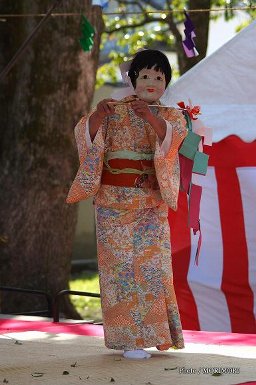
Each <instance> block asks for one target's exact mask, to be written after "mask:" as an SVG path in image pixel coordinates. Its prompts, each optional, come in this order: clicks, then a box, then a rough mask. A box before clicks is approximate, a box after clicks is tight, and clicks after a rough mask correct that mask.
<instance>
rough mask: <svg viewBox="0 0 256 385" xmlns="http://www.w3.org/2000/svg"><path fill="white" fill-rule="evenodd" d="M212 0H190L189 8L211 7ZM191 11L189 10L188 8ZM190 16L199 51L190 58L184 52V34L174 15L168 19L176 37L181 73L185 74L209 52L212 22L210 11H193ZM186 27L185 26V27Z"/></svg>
mask: <svg viewBox="0 0 256 385" xmlns="http://www.w3.org/2000/svg"><path fill="white" fill-rule="evenodd" d="M210 8H211V0H190V1H189V9H210ZM188 13H189V10H188ZM190 18H191V20H192V22H193V24H194V26H195V33H196V38H195V39H194V41H195V46H196V49H197V51H198V52H199V55H198V56H195V57H192V58H188V57H187V56H186V54H185V52H184V49H183V46H182V40H183V38H184V36H182V34H181V33H180V31H179V29H178V28H177V25H176V24H175V23H174V21H173V16H172V15H170V16H169V17H168V18H167V20H168V23H169V28H170V30H171V32H172V33H173V35H174V37H175V50H176V52H177V56H178V66H179V71H180V75H183V74H184V73H185V72H187V71H188V70H189V69H190V68H192V67H194V65H196V64H197V63H199V62H200V61H201V60H202V59H203V58H204V57H205V56H206V53H207V45H208V33H209V22H210V12H209V11H208V12H195V13H194V12H191V13H190ZM183 29H184V27H183Z"/></svg>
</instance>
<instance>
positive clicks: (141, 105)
mask: <svg viewBox="0 0 256 385" xmlns="http://www.w3.org/2000/svg"><path fill="white" fill-rule="evenodd" d="M131 107H132V109H133V110H134V112H135V114H136V115H137V116H139V117H140V118H142V119H144V120H148V119H150V118H151V117H152V112H151V111H150V109H149V107H148V104H147V103H146V102H144V101H143V100H135V101H134V102H132V103H131Z"/></svg>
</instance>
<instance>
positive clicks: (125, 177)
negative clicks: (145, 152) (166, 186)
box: [101, 158, 155, 187]
mask: <svg viewBox="0 0 256 385" xmlns="http://www.w3.org/2000/svg"><path fill="white" fill-rule="evenodd" d="M104 163H105V167H104V168H103V172H102V177H101V183H102V184H106V185H110V186H119V187H142V183H143V182H144V181H145V180H146V179H147V178H148V175H149V174H155V169H154V162H153V160H145V159H143V160H132V159H121V158H115V159H110V160H109V161H108V162H107V163H106V162H104Z"/></svg>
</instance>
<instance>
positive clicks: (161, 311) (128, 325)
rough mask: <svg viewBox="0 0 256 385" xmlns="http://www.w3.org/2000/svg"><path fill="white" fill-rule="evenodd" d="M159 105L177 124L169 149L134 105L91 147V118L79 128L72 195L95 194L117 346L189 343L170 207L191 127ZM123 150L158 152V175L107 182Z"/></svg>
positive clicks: (107, 308) (108, 339)
mask: <svg viewBox="0 0 256 385" xmlns="http://www.w3.org/2000/svg"><path fill="white" fill-rule="evenodd" d="M129 98H131V97H127V98H125V101H126V102H127V101H128V102H129ZM132 98H134V97H132ZM152 112H153V113H154V114H155V115H157V116H161V117H162V118H163V119H165V120H166V121H167V122H169V124H171V126H172V143H171V147H170V149H169V151H168V153H167V154H164V153H163V151H162V150H161V143H160V142H159V139H158V137H157V135H156V133H155V132H154V130H153V128H152V127H151V126H150V124H148V123H146V122H145V121H144V120H143V119H141V118H139V117H137V116H136V115H135V113H134V111H133V110H132V109H131V108H130V107H129V104H125V105H118V106H116V107H115V114H114V115H111V116H110V117H108V118H106V119H105V121H104V123H103V125H102V127H101V128H100V129H99V131H98V133H97V135H96V137H95V139H94V141H93V144H92V146H91V147H90V146H89V144H88V143H86V138H85V124H86V118H83V119H82V120H81V121H80V122H79V123H78V125H77V127H76V129H75V134H76V140H77V145H78V151H79V157H80V167H79V170H78V173H77V175H76V178H75V180H74V182H73V184H72V186H71V189H70V191H69V195H68V198H67V202H68V203H73V202H77V201H79V200H82V199H86V198H87V197H89V196H92V195H93V196H95V198H94V202H95V206H96V228H97V247H98V269H99V279H100V291H101V303H102V313H103V327H104V335H105V344H106V346H107V347H108V348H111V349H117V350H118V349H137V348H146V347H153V346H156V347H157V348H158V349H159V350H165V349H169V348H170V347H176V348H182V347H183V346H184V342H183V336H182V328H181V323H180V317H179V311H178V307H177V302H176V297H175V292H174V287H173V275H172V267H171V249H170V230H169V224H168V220H167V211H168V206H169V207H171V208H172V209H174V210H176V207H177V198H178V190H179V162H178V148H179V146H180V144H181V142H182V140H183V139H184V137H185V136H186V134H187V130H186V122H185V119H184V118H183V115H182V113H181V112H180V111H178V110H176V109H175V108H172V107H169V108H168V107H166V108H161V107H153V108H152ZM116 151H128V152H132V153H136V154H140V156H142V157H143V154H146V155H148V156H150V155H152V157H153V159H154V168H155V172H156V174H155V180H152V179H151V180H149V181H147V183H145V185H144V186H142V187H141V188H137V187H119V186H110V185H101V183H100V181H101V174H102V169H103V160H104V157H106V155H107V154H109V153H115V152H116Z"/></svg>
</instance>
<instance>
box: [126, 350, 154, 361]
mask: <svg viewBox="0 0 256 385" xmlns="http://www.w3.org/2000/svg"><path fill="white" fill-rule="evenodd" d="M123 356H124V357H125V358H135V359H136V360H141V359H143V358H150V357H151V354H150V353H148V352H146V351H145V350H143V349H136V350H125V351H124V353H123Z"/></svg>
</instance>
